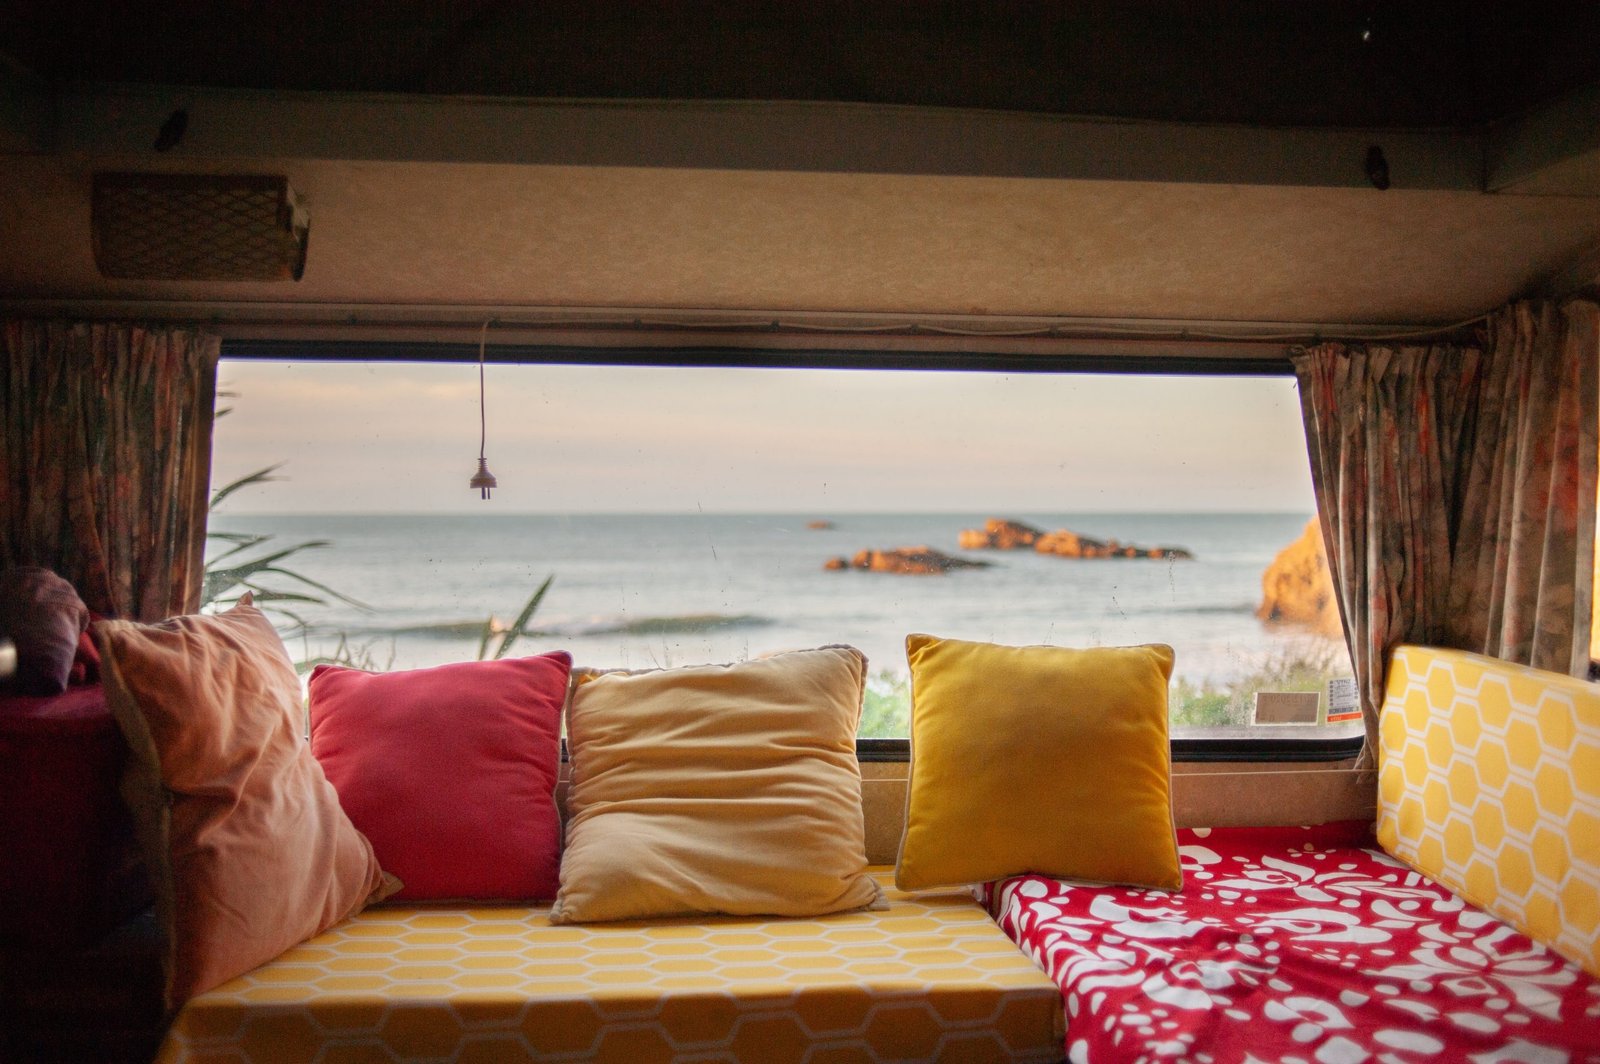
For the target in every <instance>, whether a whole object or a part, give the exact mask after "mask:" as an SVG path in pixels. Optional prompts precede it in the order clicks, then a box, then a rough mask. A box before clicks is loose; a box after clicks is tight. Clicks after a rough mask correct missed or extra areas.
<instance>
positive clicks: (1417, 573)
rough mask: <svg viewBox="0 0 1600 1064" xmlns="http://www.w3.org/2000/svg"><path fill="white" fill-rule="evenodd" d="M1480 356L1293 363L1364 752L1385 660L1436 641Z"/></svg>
mask: <svg viewBox="0 0 1600 1064" xmlns="http://www.w3.org/2000/svg"><path fill="white" fill-rule="evenodd" d="M1480 364H1481V356H1480V354H1479V352H1478V351H1476V350H1474V349H1472V348H1464V347H1457V346H1453V345H1434V346H1422V347H1417V346H1412V347H1382V346H1369V347H1348V346H1346V345H1344V344H1336V343H1330V344H1321V345H1319V346H1317V347H1314V348H1311V349H1309V350H1307V351H1305V352H1303V353H1302V354H1300V355H1297V356H1296V357H1295V359H1294V365H1295V373H1296V375H1297V376H1298V377H1299V379H1300V406H1301V414H1302V416H1303V417H1304V419H1305V425H1306V443H1307V446H1308V448H1309V450H1310V456H1311V482H1312V487H1313V490H1314V491H1315V493H1316V497H1317V509H1318V512H1319V515H1320V517H1321V521H1322V538H1323V542H1324V544H1325V546H1326V548H1327V553H1328V568H1329V569H1330V570H1331V572H1332V576H1333V585H1334V589H1335V591H1336V592H1337V594H1338V597H1339V613H1340V615H1341V617H1342V618H1343V620H1344V630H1345V639H1346V641H1347V642H1348V644H1349V647H1350V662H1351V665H1352V667H1353V668H1354V670H1355V676H1356V684H1357V687H1358V688H1359V690H1360V694H1361V707H1362V716H1363V718H1364V719H1365V721H1366V726H1367V746H1366V750H1365V751H1364V752H1363V755H1362V758H1363V761H1369V760H1370V758H1371V756H1372V755H1371V751H1372V750H1375V749H1376V745H1375V743H1376V736H1377V710H1378V705H1379V704H1380V703H1381V702H1382V701H1383V685H1384V679H1385V669H1386V667H1387V664H1388V660H1389V652H1390V651H1391V650H1392V649H1394V647H1395V646H1396V645H1397V644H1400V643H1424V644H1436V643H1438V642H1439V640H1440V639H1441V637H1442V636H1443V633H1444V620H1445V613H1446V611H1447V609H1448V602H1449V592H1450V568H1451V546H1452V544H1453V543H1454V541H1455V534H1456V528H1457V521H1458V517H1459V513H1460V499H1459V495H1460V491H1459V488H1458V483H1457V482H1458V478H1457V476H1456V464H1457V455H1458V453H1459V451H1460V447H1461V441H1462V438H1463V436H1464V435H1465V434H1466V433H1467V431H1468V419H1469V415H1470V411H1471V404H1472V400H1473V396H1474V395H1475V394H1476V392H1477V385H1478V378H1479V374H1480Z"/></svg>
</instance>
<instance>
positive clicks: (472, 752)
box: [311, 651, 572, 901]
mask: <svg viewBox="0 0 1600 1064" xmlns="http://www.w3.org/2000/svg"><path fill="white" fill-rule="evenodd" d="M571 669H572V658H571V657H570V656H569V655H568V654H566V653H565V652H564V651H556V652H554V653H549V654H541V655H539V656H537V657H530V658H511V659H507V660H503V661H473V662H461V663H458V664H453V665H440V666H437V667H436V668H431V669H417V670H415V671H411V672H391V673H369V672H361V671H359V670H356V669H342V668H338V667H335V666H330V665H320V666H318V667H317V668H316V670H315V671H314V672H312V674H311V751H312V753H313V754H315V755H316V757H317V760H318V761H320V762H321V763H322V769H323V771H324V772H325V773H327V776H328V779H329V781H330V782H332V784H333V787H334V789H335V790H336V791H338V792H339V801H340V804H342V805H343V806H344V809H345V812H346V813H348V814H349V816H350V819H351V821H353V822H354V823H355V825H356V827H358V828H360V829H361V831H362V832H363V833H365V835H366V836H367V838H369V839H370V840H372V848H373V850H374V851H375V852H376V853H377V855H378V863H379V864H380V865H382V866H383V868H384V870H385V871H387V872H392V873H394V874H395V875H396V876H398V877H399V878H400V880H401V881H402V882H403V883H405V889H404V890H402V891H401V892H400V893H399V894H397V895H395V899H396V900H397V901H406V900H409V901H426V900H440V899H446V898H450V899H471V900H513V899H519V900H527V899H541V898H553V897H555V894H556V889H557V888H558V887H559V886H560V883H559V878H558V877H559V873H560V866H561V820H560V816H559V815H558V813H557V811H556V804H555V787H556V775H557V772H558V771H559V766H560V760H561V746H560V743H561V709H562V705H563V704H564V703H565V701H566V696H567V677H568V674H569V673H570V672H571Z"/></svg>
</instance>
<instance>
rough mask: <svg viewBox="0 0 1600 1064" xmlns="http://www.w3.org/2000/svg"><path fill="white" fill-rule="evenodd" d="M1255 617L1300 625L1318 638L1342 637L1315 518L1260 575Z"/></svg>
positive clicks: (1330, 580) (1337, 608)
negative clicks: (1257, 606)
mask: <svg viewBox="0 0 1600 1064" xmlns="http://www.w3.org/2000/svg"><path fill="white" fill-rule="evenodd" d="M1256 616H1257V617H1259V618H1261V619H1262V620H1263V621H1269V622H1274V623H1281V624H1297V625H1301V626H1304V627H1306V628H1309V629H1310V630H1311V631H1313V632H1316V633H1318V634H1319V635H1326V636H1342V635H1343V634H1344V628H1343V626H1342V625H1341V624H1340V621H1339V601H1338V599H1337V597H1336V596H1335V595H1334V591H1333V576H1332V574H1331V573H1330V572H1329V571H1328V555H1327V552H1326V551H1325V550H1324V549H1323V544H1322V526H1321V524H1320V523H1319V522H1318V521H1317V519H1316V518H1314V517H1313V518H1312V519H1311V520H1310V522H1309V523H1307V525H1306V530H1305V531H1304V532H1303V533H1301V535H1300V538H1299V539H1297V540H1295V541H1294V542H1293V543H1291V544H1289V545H1288V546H1287V547H1285V548H1283V550H1282V551H1280V552H1279V553H1278V556H1277V557H1276V558H1274V559H1273V560H1272V564H1271V565H1269V566H1267V570H1266V572H1264V573H1262V574H1261V607H1260V608H1259V609H1258V610H1256Z"/></svg>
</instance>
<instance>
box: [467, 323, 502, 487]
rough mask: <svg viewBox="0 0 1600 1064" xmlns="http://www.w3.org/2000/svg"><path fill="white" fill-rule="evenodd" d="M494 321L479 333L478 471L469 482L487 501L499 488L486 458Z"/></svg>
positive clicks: (485, 325) (484, 326)
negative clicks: (487, 373) (487, 359)
mask: <svg viewBox="0 0 1600 1064" xmlns="http://www.w3.org/2000/svg"><path fill="white" fill-rule="evenodd" d="M493 321H494V319H493V318H490V319H488V320H487V321H485V322H484V323H483V329H482V331H481V332H479V333H478V471H477V472H476V473H474V474H472V479H471V480H470V481H468V482H467V486H468V487H470V488H476V489H478V491H479V492H480V493H481V496H482V497H483V498H485V499H487V498H488V497H489V489H490V488H494V487H498V486H499V484H498V482H497V481H496V480H495V479H494V474H493V473H491V472H489V460H488V458H487V457H486V456H487V453H488V452H487V450H486V448H487V445H488V442H489V415H488V412H487V407H488V403H487V402H486V400H485V398H484V386H483V359H484V349H485V348H486V347H487V346H488V342H489V325H490V324H491V323H492V322H493Z"/></svg>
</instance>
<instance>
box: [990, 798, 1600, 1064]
mask: <svg viewBox="0 0 1600 1064" xmlns="http://www.w3.org/2000/svg"><path fill="white" fill-rule="evenodd" d="M1178 842H1179V845H1180V847H1181V854H1182V860H1183V874H1184V889H1183V891H1182V892H1181V893H1178V894H1168V893H1165V892H1162V891H1147V890H1135V889H1129V888H1108V887H1093V886H1086V885H1079V884H1073V883H1071V882H1063V881H1061V880H1056V879H1048V878H1045V877H1042V876H1021V877H1017V878H1014V879H1009V880H1005V881H1004V882H1002V883H998V884H993V885H991V886H990V887H989V888H988V890H987V894H988V898H987V900H988V902H989V906H990V911H991V912H992V913H993V914H994V916H995V918H996V919H997V920H998V921H999V924H1000V927H1001V928H1002V930H1004V931H1005V932H1006V933H1007V934H1009V935H1010V936H1011V937H1012V938H1013V939H1014V940H1015V941H1017V942H1018V943H1019V944H1020V945H1021V946H1022V947H1023V949H1024V951H1025V952H1027V953H1028V954H1029V955H1031V956H1032V957H1033V958H1034V960H1035V961H1036V962H1037V963H1038V964H1039V966H1040V967H1041V968H1043V969H1044V970H1045V971H1046V972H1047V973H1048V974H1049V975H1050V976H1051V977H1052V978H1053V979H1054V980H1055V981H1056V983H1057V984H1058V985H1059V986H1060V987H1061V989H1062V992H1063V995H1064V998H1065V1003H1066V1012H1067V1055H1068V1059H1069V1060H1071V1061H1073V1062H1075V1064H1085V1062H1094V1064H1102V1062H1106V1061H1146V1060H1150V1061H1156V1060H1185V1061H1191V1060H1192V1061H1202V1062H1216V1064H1223V1062H1229V1061H1305V1062H1307V1064H1310V1062H1318V1064H1335V1062H1346V1061H1348V1062H1356V1061H1383V1062H1402V1061H1420V1060H1452V1061H1457V1060H1460V1061H1466V1060H1471V1061H1523V1062H1528V1064H1545V1062H1552V1064H1553V1062H1557V1061H1600V980H1596V979H1595V978H1593V977H1592V976H1590V975H1588V974H1587V973H1585V972H1584V971H1583V970H1582V969H1580V968H1578V967H1577V966H1576V965H1573V964H1571V963H1569V962H1567V961H1566V960H1564V959H1563V958H1562V957H1561V956H1559V955H1558V954H1556V953H1554V952H1552V951H1551V950H1548V949H1546V948H1545V947H1544V946H1541V945H1539V944H1537V943H1535V942H1532V941H1530V940H1529V939H1528V938H1526V937H1524V936H1523V935H1521V934H1519V933H1518V932H1516V931H1514V930H1512V929H1511V928H1510V927H1508V926H1506V925H1505V924H1503V923H1501V922H1500V921H1498V920H1496V919H1495V918H1494V917H1491V916H1488V915H1486V914H1484V913H1482V912H1480V911H1479V910H1477V909H1475V908H1473V907H1472V906H1471V905H1469V904H1467V903H1466V902H1464V901H1462V900H1461V899H1459V898H1457V897H1456V896H1455V895H1453V894H1451V893H1450V892H1449V891H1447V890H1445V889H1444V888H1442V887H1440V886H1437V885H1436V884H1434V883H1433V882H1431V881H1430V880H1428V879H1426V878H1425V877H1423V876H1421V875H1418V874H1417V873H1415V872H1413V871H1411V870H1410V869H1407V868H1406V867H1404V866H1403V865H1401V864H1399V863H1398V862H1396V861H1393V860H1391V859H1390V858H1389V857H1387V856H1385V855H1384V854H1382V853H1381V852H1378V851H1376V850H1373V849H1368V848H1366V847H1367V846H1369V845H1371V838H1370V825H1366V824H1337V825H1324V826H1321V827H1316V828H1219V829H1214V830H1209V831H1208V830H1201V829H1197V830H1184V831H1179V832H1178Z"/></svg>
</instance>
